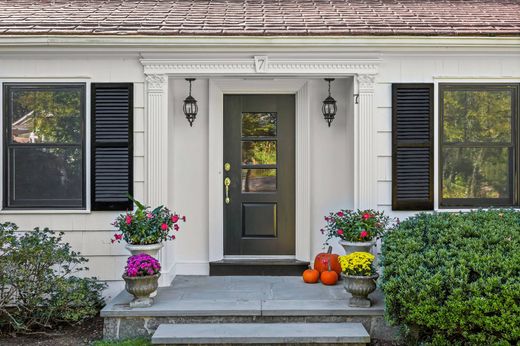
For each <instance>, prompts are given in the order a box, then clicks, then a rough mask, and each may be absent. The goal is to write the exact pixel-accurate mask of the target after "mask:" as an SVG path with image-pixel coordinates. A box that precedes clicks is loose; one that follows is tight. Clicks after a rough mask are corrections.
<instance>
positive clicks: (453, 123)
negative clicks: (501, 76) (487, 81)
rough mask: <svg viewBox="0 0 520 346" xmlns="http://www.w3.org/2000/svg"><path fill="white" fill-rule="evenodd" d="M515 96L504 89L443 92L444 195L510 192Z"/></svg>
mask: <svg viewBox="0 0 520 346" xmlns="http://www.w3.org/2000/svg"><path fill="white" fill-rule="evenodd" d="M511 100H512V94H511V90H503V89H502V90H485V91H484V90H480V91H477V90H450V91H448V90H447V91H444V92H443V108H444V114H443V124H442V126H443V127H442V130H443V149H442V156H443V162H444V163H443V171H442V179H443V180H442V184H443V185H442V188H443V189H442V195H443V197H444V198H500V197H502V198H506V197H508V196H509V190H508V182H509V178H510V177H509V173H508V172H509V163H510V157H509V156H510V152H509V146H510V144H511V143H512V138H511V126H512V121H511V104H512V103H511V102H512V101H511ZM489 143H492V145H493V147H489V146H488V145H489ZM453 144H457V145H458V146H452V145H453ZM460 145H462V146H460Z"/></svg>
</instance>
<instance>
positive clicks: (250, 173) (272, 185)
mask: <svg viewBox="0 0 520 346" xmlns="http://www.w3.org/2000/svg"><path fill="white" fill-rule="evenodd" d="M270 191H276V169H242V192H270Z"/></svg>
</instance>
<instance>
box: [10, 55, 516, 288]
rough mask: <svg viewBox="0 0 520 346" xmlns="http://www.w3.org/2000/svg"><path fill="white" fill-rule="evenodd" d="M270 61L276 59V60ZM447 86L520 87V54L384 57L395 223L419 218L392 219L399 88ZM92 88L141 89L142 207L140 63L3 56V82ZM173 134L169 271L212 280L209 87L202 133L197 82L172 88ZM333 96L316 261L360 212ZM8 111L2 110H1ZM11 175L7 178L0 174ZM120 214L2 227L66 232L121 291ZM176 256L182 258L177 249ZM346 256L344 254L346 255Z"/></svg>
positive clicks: (318, 141) (137, 123)
mask: <svg viewBox="0 0 520 346" xmlns="http://www.w3.org/2000/svg"><path fill="white" fill-rule="evenodd" d="M268 53H269V52H267V53H266V54H267V55H269V54H268ZM437 77H450V78H452V79H453V80H460V81H469V80H472V79H473V80H478V81H485V80H489V81H493V82H497V81H517V82H519V81H520V56H519V55H518V53H496V54H493V53H492V52H487V53H464V52H462V51H461V50H458V51H453V52H450V51H444V52H442V51H441V50H438V52H430V53H414V52H408V53H406V54H405V53H398V52H397V50H396V51H395V52H394V53H384V54H383V53H382V54H381V64H380V71H379V75H378V76H377V79H376V88H375V105H376V110H375V122H374V123H375V128H374V129H373V131H374V133H375V138H376V156H377V157H376V158H375V159H376V162H377V165H375V166H374V169H375V170H376V171H377V181H374V184H376V185H377V193H378V196H377V205H374V208H379V209H383V210H385V211H387V212H388V213H390V214H391V215H395V216H400V217H402V216H406V215H409V214H410V213H394V212H392V211H391V179H392V177H391V83H397V82H407V83H408V82H438V81H439V80H440V79H437ZM56 79H60V80H62V79H67V80H85V81H89V82H133V83H134V90H135V94H134V107H135V109H134V114H135V119H134V127H135V133H134V136H135V139H134V148H135V149H134V150H135V151H134V156H135V157H134V160H135V171H134V180H135V181H134V189H135V195H136V197H137V198H138V199H141V200H144V197H145V196H146V186H145V181H146V170H145V153H146V125H145V119H144V114H145V113H144V107H145V104H144V75H143V68H142V66H141V64H140V62H139V58H138V54H137V53H133V54H130V53H117V55H116V54H114V55H89V54H77V53H64V52H61V53H57V52H56V53H41V54H28V53H27V54H21V53H16V54H15V53H9V54H2V55H0V82H6V81H20V80H24V81H28V80H42V81H49V80H56ZM169 87H170V88H169V92H170V100H171V101H172V102H171V104H170V114H171V117H172V119H173V121H172V122H171V124H170V125H169V126H170V128H169V133H170V134H171V138H170V146H171V147H170V148H169V152H170V156H171V157H169V158H165V159H169V160H170V167H169V172H170V174H171V177H170V179H171V181H172V184H170V191H169V195H170V199H169V207H171V208H172V209H174V210H176V211H178V212H179V213H182V214H185V215H186V216H187V218H188V222H187V223H186V224H185V225H182V226H183V227H182V230H181V231H180V232H179V234H178V238H177V241H175V242H174V244H173V243H170V244H169V245H168V252H167V253H168V255H167V257H168V262H172V261H173V256H175V257H176V261H177V273H178V274H202V273H207V268H208V266H207V262H208V247H209V244H208V234H209V232H210V231H211V229H208V176H207V171H208V159H209V157H208V155H209V154H208V145H209V143H208V80H207V79H204V78H199V79H198V80H197V81H196V82H194V84H193V96H195V98H196V99H197V100H198V101H199V114H198V116H197V120H196V121H195V123H194V126H193V127H192V128H190V127H189V125H188V122H187V121H186V119H185V118H184V114H183V113H182V100H183V99H184V98H185V97H186V93H187V82H186V81H184V80H183V79H178V80H174V79H171V80H170V84H169ZM326 93H327V86H326V84H325V82H324V81H323V80H321V79H312V80H309V95H311V100H310V107H311V138H310V141H311V170H312V171H311V210H312V215H311V237H312V252H313V254H315V253H316V252H318V251H320V250H321V249H322V244H323V241H324V239H323V237H322V235H321V234H320V232H319V230H320V228H321V227H322V226H323V224H324V222H323V216H324V215H326V214H327V213H328V212H329V211H331V210H337V209H339V208H352V207H353V206H354V205H353V204H354V202H353V188H354V186H353V184H354V182H353V168H354V163H353V162H354V158H353V147H354V133H353V128H354V124H353V109H354V105H353V98H352V94H353V83H352V80H351V79H342V80H341V79H338V80H336V81H335V82H334V83H333V88H332V94H333V96H334V97H335V98H336V99H337V100H338V109H339V111H338V115H337V117H336V119H335V120H334V122H333V123H332V126H331V127H330V128H329V127H327V124H326V122H325V121H324V120H323V117H322V114H321V101H322V100H323V99H324V98H325V97H326ZM0 111H1V110H0ZM0 172H1V171H0ZM116 216H117V213H112V212H95V213H90V214H88V213H80V214H77V213H76V214H58V213H44V214H36V213H32V214H27V213H24V214H13V213H1V214H0V222H4V221H13V222H16V223H17V224H18V225H19V226H20V228H21V229H22V230H30V229H32V228H33V227H36V226H39V227H45V226H47V227H50V228H51V229H54V230H57V231H65V232H66V234H65V239H66V240H67V241H69V242H70V243H71V244H72V246H73V247H74V248H75V249H76V250H79V251H81V252H82V253H83V254H84V255H86V256H87V257H88V258H89V259H90V264H89V266H90V268H91V269H92V270H91V273H90V274H91V275H95V276H97V277H99V278H100V279H102V280H107V281H109V282H112V281H118V280H119V279H120V274H121V272H122V268H123V266H124V262H125V260H126V257H127V256H128V254H127V251H126V250H125V249H124V247H123V245H122V244H119V245H117V244H116V245H113V244H111V243H110V238H111V237H112V235H113V230H112V229H111V228H112V227H111V226H110V222H111V221H112V220H113V219H114V218H115V217H116ZM174 248H175V249H174ZM337 251H338V252H339V251H340V250H339V249H337Z"/></svg>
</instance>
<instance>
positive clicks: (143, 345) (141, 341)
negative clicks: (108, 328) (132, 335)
mask: <svg viewBox="0 0 520 346" xmlns="http://www.w3.org/2000/svg"><path fill="white" fill-rule="evenodd" d="M151 344H152V343H151V342H150V340H149V339H145V338H137V339H126V340H117V341H109V340H100V341H95V342H94V343H93V344H92V346H150V345H151Z"/></svg>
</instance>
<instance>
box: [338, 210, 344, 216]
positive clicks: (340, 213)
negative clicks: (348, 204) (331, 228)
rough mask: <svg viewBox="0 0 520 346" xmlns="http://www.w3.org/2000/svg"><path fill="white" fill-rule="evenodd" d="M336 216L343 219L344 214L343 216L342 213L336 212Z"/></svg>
mask: <svg viewBox="0 0 520 346" xmlns="http://www.w3.org/2000/svg"><path fill="white" fill-rule="evenodd" d="M336 215H338V216H339V217H343V216H344V215H345V214H343V212H342V211H338V212H337V213H336Z"/></svg>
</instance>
